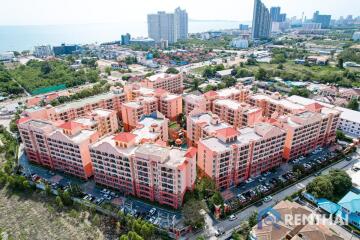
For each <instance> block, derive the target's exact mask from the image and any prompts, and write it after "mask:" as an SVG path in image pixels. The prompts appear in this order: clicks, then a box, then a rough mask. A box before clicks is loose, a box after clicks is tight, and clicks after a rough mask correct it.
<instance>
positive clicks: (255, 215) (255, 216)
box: [248, 211, 258, 227]
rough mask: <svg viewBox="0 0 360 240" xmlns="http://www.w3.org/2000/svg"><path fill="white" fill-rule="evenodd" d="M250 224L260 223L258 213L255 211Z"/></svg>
mask: <svg viewBox="0 0 360 240" xmlns="http://www.w3.org/2000/svg"><path fill="white" fill-rule="evenodd" d="M248 222H249V226H250V227H254V226H255V225H256V224H257V223H258V213H257V212H256V211H255V212H253V213H252V214H251V215H250V217H249V220H248Z"/></svg>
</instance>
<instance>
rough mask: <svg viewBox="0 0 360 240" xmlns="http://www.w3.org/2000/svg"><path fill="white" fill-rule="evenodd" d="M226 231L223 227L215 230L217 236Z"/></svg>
mask: <svg viewBox="0 0 360 240" xmlns="http://www.w3.org/2000/svg"><path fill="white" fill-rule="evenodd" d="M224 233H225V231H224V229H223V228H218V229H217V230H215V236H216V237H219V236H221V235H223V234H224Z"/></svg>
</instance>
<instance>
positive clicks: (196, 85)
mask: <svg viewBox="0 0 360 240" xmlns="http://www.w3.org/2000/svg"><path fill="white" fill-rule="evenodd" d="M191 84H192V87H191V89H193V90H198V89H199V84H200V81H199V79H198V78H194V79H193V80H192V82H191Z"/></svg>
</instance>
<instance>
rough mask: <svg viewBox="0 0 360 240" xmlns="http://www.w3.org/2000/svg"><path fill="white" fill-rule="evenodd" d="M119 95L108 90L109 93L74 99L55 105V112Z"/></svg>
mask: <svg viewBox="0 0 360 240" xmlns="http://www.w3.org/2000/svg"><path fill="white" fill-rule="evenodd" d="M117 95H118V94H115V93H113V92H112V91H110V92H107V93H103V94H99V95H95V96H92V97H88V98H84V99H81V100H77V101H73V102H70V103H66V104H63V105H60V106H57V107H55V112H57V113H61V112H65V111H67V110H69V109H76V108H80V107H83V106H85V105H88V104H90V105H91V104H94V103H97V102H99V101H101V100H107V99H111V98H113V97H114V96H117Z"/></svg>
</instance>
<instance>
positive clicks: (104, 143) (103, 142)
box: [91, 135, 137, 156]
mask: <svg viewBox="0 0 360 240" xmlns="http://www.w3.org/2000/svg"><path fill="white" fill-rule="evenodd" d="M113 138H114V135H110V136H106V137H103V138H101V139H100V140H98V141H97V142H95V143H94V144H92V145H91V147H92V148H95V149H96V148H102V147H103V148H105V149H106V150H108V145H110V146H111V147H112V148H113V149H114V150H115V151H116V152H118V153H120V154H122V155H125V156H130V155H132V154H134V152H135V150H136V149H137V146H131V147H129V148H120V147H117V146H116V144H115V140H114V139H113Z"/></svg>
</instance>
